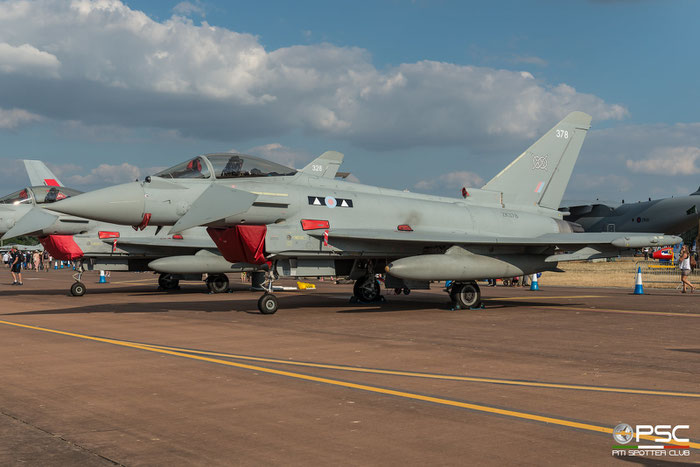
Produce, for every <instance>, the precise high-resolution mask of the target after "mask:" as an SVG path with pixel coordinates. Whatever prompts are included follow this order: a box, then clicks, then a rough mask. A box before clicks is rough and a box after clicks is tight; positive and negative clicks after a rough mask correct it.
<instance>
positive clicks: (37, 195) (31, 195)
mask: <svg viewBox="0 0 700 467" xmlns="http://www.w3.org/2000/svg"><path fill="white" fill-rule="evenodd" d="M80 193H82V192H80V191H78V190H71V189H70V188H64V187H58V186H33V187H28V188H23V189H21V190H19V191H16V192H14V193H12V194H11V195H7V196H4V197H2V198H0V204H13V205H17V204H33V203H34V202H36V204H45V203H53V202H55V201H60V200H62V199H66V198H70V197H71V196H75V195H79V194H80Z"/></svg>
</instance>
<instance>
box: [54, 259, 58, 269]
mask: <svg viewBox="0 0 700 467" xmlns="http://www.w3.org/2000/svg"><path fill="white" fill-rule="evenodd" d="M53 268H54V269H58V261H54V262H53Z"/></svg>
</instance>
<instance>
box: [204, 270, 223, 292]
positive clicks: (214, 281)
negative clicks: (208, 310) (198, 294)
mask: <svg viewBox="0 0 700 467" xmlns="http://www.w3.org/2000/svg"><path fill="white" fill-rule="evenodd" d="M207 288H208V289H209V292H211V293H225V292H228V277H227V276H226V274H212V275H210V276H209V277H207Z"/></svg>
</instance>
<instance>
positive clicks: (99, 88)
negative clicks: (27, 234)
mask: <svg viewBox="0 0 700 467" xmlns="http://www.w3.org/2000/svg"><path fill="white" fill-rule="evenodd" d="M192 7H195V8H198V7H201V5H200V4H199V3H197V2H195V3H192V2H190V3H188V4H185V3H181V4H180V6H179V9H178V10H179V11H180V12H181V13H183V14H184V13H185V12H195V10H194V9H192ZM176 8H177V7H176ZM68 31H69V32H70V33H69V34H68V33H67V32H68ZM0 43H5V44H7V47H9V48H10V49H11V50H12V51H15V52H16V51H19V50H21V54H22V55H23V56H26V57H30V56H31V57H34V59H35V60H37V61H38V62H41V63H43V64H44V66H46V67H47V69H48V70H53V71H54V72H55V73H54V74H51V73H29V71H30V70H31V69H32V66H34V67H36V64H34V65H33V64H32V63H24V64H23V62H22V61H21V60H14V61H13V62H12V65H11V67H7V69H0V106H5V107H22V108H26V109H27V110H28V111H30V112H32V113H35V114H38V115H43V116H46V117H48V118H51V119H55V120H78V121H82V122H86V123H89V124H99V125H121V126H126V127H149V128H160V129H164V130H174V131H177V132H179V134H181V135H184V136H193V137H197V138H206V139H219V140H227V141H244V140H246V139H253V138H260V137H268V138H272V137H276V136H279V135H281V134H283V133H285V132H291V131H301V132H305V133H307V134H311V135H314V136H320V137H330V138H336V139H340V140H344V141H348V142H350V143H352V144H355V145H358V146H361V147H365V148H371V149H396V148H408V147H415V146H426V145H456V144H468V145H469V146H470V147H472V148H473V149H475V150H477V149H478V150H488V148H491V147H492V146H493V145H494V144H496V145H498V144H500V145H501V146H503V145H506V144H508V143H512V142H513V141H522V140H525V139H530V138H533V137H535V136H536V135H538V134H539V133H541V132H542V131H543V130H546V129H548V128H549V127H550V126H551V124H553V123H555V122H556V121H557V120H559V119H560V118H561V117H562V116H563V115H565V114H566V113H568V112H569V111H571V110H584V111H586V112H588V113H591V114H592V115H593V116H594V118H595V119H597V120H605V119H621V118H623V117H624V116H625V115H626V114H627V110H626V109H625V108H624V107H622V106H620V105H615V104H610V103H607V102H605V101H604V100H603V99H601V98H599V97H597V96H594V95H591V94H585V93H580V92H578V91H576V90H575V89H574V88H573V87H571V86H569V85H567V84H551V83H546V82H543V81H540V80H537V79H534V78H533V76H532V75H531V74H530V73H528V72H523V71H518V70H515V71H511V70H499V69H493V68H488V67H475V66H462V65H456V64H452V63H444V62H434V61H419V62H416V63H403V64H399V65H397V66H392V67H388V68H386V69H378V68H376V67H375V66H374V65H373V64H372V61H371V57H370V56H369V54H368V53H367V51H365V50H363V49H358V48H353V47H337V46H333V45H330V44H315V45H304V46H302V45H297V46H292V47H285V48H280V49H277V50H272V51H268V50H265V48H264V47H263V46H262V45H261V44H260V42H259V40H258V38H257V37H256V36H253V35H251V34H243V33H238V32H236V31H232V30H229V29H226V28H221V27H214V26H211V25H209V24H207V23H206V22H204V21H203V22H202V24H201V25H195V24H194V23H193V22H192V20H190V19H188V18H186V17H184V16H173V17H172V18H170V19H168V20H165V21H162V22H158V21H155V20H153V19H152V18H150V17H148V16H147V15H145V14H144V13H142V12H140V11H136V10H132V9H131V8H129V7H128V6H127V5H125V4H123V3H121V2H120V1H117V0H100V1H88V0H81V1H77V0H76V1H73V2H65V1H60V0H38V1H37V2H33V3H31V4H28V3H26V2H24V1H20V0H10V1H7V2H4V3H0ZM10 49H8V50H10ZM13 53H14V52H13ZM44 54H45V55H44ZM27 73H29V74H27ZM56 73H58V74H56ZM27 96H31V97H29V98H27ZM484 148H486V149H484Z"/></svg>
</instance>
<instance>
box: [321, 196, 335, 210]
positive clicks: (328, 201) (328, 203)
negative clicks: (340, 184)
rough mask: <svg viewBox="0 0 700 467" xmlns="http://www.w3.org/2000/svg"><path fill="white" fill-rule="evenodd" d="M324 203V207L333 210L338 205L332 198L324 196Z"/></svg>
mask: <svg viewBox="0 0 700 467" xmlns="http://www.w3.org/2000/svg"><path fill="white" fill-rule="evenodd" d="M324 201H325V202H326V206H327V207H329V208H334V207H336V206H337V205H338V201H336V199H335V198H334V197H332V196H326V199H325V200H324Z"/></svg>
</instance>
